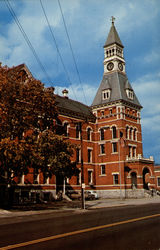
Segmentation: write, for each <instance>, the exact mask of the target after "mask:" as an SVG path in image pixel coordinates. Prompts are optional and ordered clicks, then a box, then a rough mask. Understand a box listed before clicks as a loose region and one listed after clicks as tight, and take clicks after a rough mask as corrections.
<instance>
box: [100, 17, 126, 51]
mask: <svg viewBox="0 0 160 250" xmlns="http://www.w3.org/2000/svg"><path fill="white" fill-rule="evenodd" d="M114 43H116V44H118V45H120V46H121V47H122V48H123V47H124V46H123V44H122V42H121V39H120V38H119V35H118V32H117V30H116V28H115V26H114V22H112V26H111V28H110V31H109V34H108V37H107V40H106V42H105V45H104V47H107V46H109V45H112V44H114Z"/></svg>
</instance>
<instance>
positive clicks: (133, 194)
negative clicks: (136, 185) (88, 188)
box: [96, 189, 145, 199]
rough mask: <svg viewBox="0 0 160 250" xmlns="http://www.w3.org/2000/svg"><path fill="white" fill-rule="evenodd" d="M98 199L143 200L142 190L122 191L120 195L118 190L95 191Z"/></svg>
mask: <svg viewBox="0 0 160 250" xmlns="http://www.w3.org/2000/svg"><path fill="white" fill-rule="evenodd" d="M96 192H97V194H98V196H99V198H109V199H114V198H144V197H145V196H144V190H143V189H128V190H125V189H122V190H121V193H120V190H119V189H116V190H96Z"/></svg>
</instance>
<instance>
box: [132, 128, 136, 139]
mask: <svg viewBox="0 0 160 250" xmlns="http://www.w3.org/2000/svg"><path fill="white" fill-rule="evenodd" d="M133 140H134V141H136V140H137V130H136V128H135V129H134V130H133Z"/></svg>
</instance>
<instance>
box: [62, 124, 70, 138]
mask: <svg viewBox="0 0 160 250" xmlns="http://www.w3.org/2000/svg"><path fill="white" fill-rule="evenodd" d="M68 125H69V124H68V122H65V123H64V124H63V127H64V135H65V136H68Z"/></svg>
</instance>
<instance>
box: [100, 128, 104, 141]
mask: <svg viewBox="0 0 160 250" xmlns="http://www.w3.org/2000/svg"><path fill="white" fill-rule="evenodd" d="M100 140H104V129H103V128H101V129H100Z"/></svg>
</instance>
